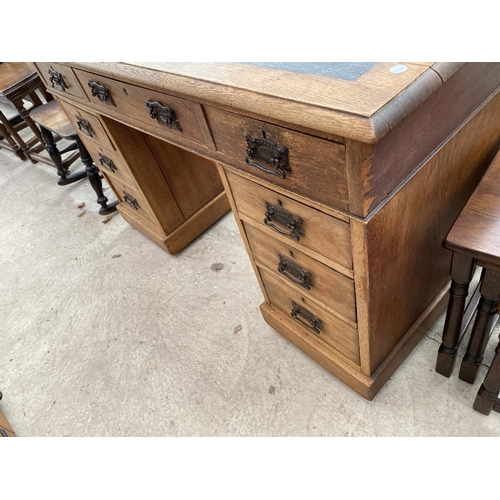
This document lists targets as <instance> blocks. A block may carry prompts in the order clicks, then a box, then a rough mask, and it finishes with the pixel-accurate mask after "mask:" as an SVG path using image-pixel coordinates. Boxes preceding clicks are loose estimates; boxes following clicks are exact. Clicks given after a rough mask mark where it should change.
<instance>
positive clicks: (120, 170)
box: [82, 137, 134, 182]
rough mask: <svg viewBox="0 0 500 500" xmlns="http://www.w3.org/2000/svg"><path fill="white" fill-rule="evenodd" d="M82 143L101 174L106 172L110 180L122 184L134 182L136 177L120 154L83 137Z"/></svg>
mask: <svg viewBox="0 0 500 500" xmlns="http://www.w3.org/2000/svg"><path fill="white" fill-rule="evenodd" d="M82 141H83V143H84V144H85V147H86V148H87V150H88V152H89V153H90V156H92V159H93V160H94V163H95V164H96V165H97V167H98V168H99V170H100V171H101V172H104V173H105V174H106V175H107V176H108V177H110V178H117V179H119V180H121V181H122V182H131V181H133V179H134V176H133V174H132V172H131V171H130V170H129V168H128V166H127V163H126V162H125V161H124V160H123V158H122V157H121V156H120V155H119V154H118V153H116V152H114V151H111V150H110V149H106V148H103V147H102V146H99V145H98V144H96V143H95V142H92V141H91V140H90V139H87V138H84V137H82Z"/></svg>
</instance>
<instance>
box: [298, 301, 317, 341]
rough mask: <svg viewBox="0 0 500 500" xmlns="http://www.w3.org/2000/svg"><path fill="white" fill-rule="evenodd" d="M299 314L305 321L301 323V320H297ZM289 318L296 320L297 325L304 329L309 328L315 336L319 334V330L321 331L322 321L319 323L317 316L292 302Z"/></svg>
mask: <svg viewBox="0 0 500 500" xmlns="http://www.w3.org/2000/svg"><path fill="white" fill-rule="evenodd" d="M299 314H300V315H301V316H303V317H304V318H305V319H306V321H307V322H306V321H303V320H302V319H301V318H299ZM290 316H291V317H292V318H293V319H296V320H297V321H298V322H299V323H301V324H302V325H304V326H305V327H306V328H309V329H310V330H312V331H313V332H314V333H316V334H317V335H319V334H320V330H322V329H323V321H321V320H320V319H319V318H318V317H317V316H314V314H313V313H312V312H310V311H308V310H307V309H305V308H304V307H302V306H299V305H298V304H296V303H295V302H293V301H292V310H291V311H290Z"/></svg>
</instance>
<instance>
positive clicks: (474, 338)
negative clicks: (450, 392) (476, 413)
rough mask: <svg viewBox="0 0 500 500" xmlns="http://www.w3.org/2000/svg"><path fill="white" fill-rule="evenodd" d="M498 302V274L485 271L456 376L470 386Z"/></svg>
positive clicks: (487, 339)
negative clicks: (479, 296)
mask: <svg viewBox="0 0 500 500" xmlns="http://www.w3.org/2000/svg"><path fill="white" fill-rule="evenodd" d="M499 302H500V272H498V271H493V270H491V269H486V271H485V273H484V278H483V282H482V283H481V299H480V301H479V306H478V308H477V315H476V321H475V322H474V328H473V329H472V333H471V336H470V340H469V345H468V346H467V352H466V354H465V356H464V359H463V360H462V364H461V366H460V373H459V375H458V377H459V378H460V379H461V380H464V381H465V382H469V383H470V384H473V383H474V381H475V379H476V374H477V370H478V369H479V365H480V364H481V361H482V360H483V356H484V351H485V349H486V345H487V344H488V341H489V339H490V335H491V332H492V331H493V328H494V327H495V325H496V322H497V319H498V315H497V310H498V304H499Z"/></svg>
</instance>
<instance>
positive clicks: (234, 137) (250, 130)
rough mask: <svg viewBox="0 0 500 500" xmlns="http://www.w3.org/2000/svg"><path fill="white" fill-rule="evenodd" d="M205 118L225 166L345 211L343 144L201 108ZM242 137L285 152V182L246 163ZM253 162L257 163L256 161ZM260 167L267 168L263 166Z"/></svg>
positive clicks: (207, 107) (245, 144) (246, 154)
mask: <svg viewBox="0 0 500 500" xmlns="http://www.w3.org/2000/svg"><path fill="white" fill-rule="evenodd" d="M205 115H206V117H207V121H208V125H209V127H210V129H211V131H212V135H213V138H214V141H215V146H216V148H217V151H219V152H221V153H223V154H225V155H227V157H228V158H227V160H226V162H225V163H230V164H232V165H234V166H236V167H237V168H239V169H241V170H243V171H245V172H248V173H250V174H251V175H254V176H256V177H258V178H260V179H264V180H268V181H270V182H272V183H274V184H276V185H278V186H281V187H283V188H285V189H287V190H289V191H291V192H297V193H299V194H303V195H305V196H308V197H310V198H314V199H317V200H319V201H321V202H323V203H325V204H327V205H331V206H333V207H336V208H340V209H344V210H346V209H347V208H348V194H347V176H346V165H345V147H344V145H343V144H337V143H334V142H329V141H325V140H323V139H318V138H315V137H311V136H308V135H305V134H300V133H298V132H295V131H292V130H288V129H285V128H281V127H276V126H274V125H271V124H269V123H265V122H261V121H257V120H253V119H250V118H247V117H242V116H239V115H236V114H234V113H227V112H225V111H221V110H219V109H216V108H213V107H210V106H206V107H205ZM246 135H249V136H250V137H252V138H260V137H263V136H264V135H265V137H266V138H267V139H269V140H271V141H272V142H273V143H275V144H276V145H277V146H278V147H283V146H285V147H286V148H288V160H289V166H290V169H291V172H285V173H286V178H285V179H281V178H279V177H277V176H275V175H272V174H268V173H266V172H262V171H261V170H260V169H258V168H257V167H255V166H252V165H248V164H247V163H246V161H245V158H246V157H247V156H248V153H247V151H246V148H247V147H248V143H247V141H246V139H245V136H246ZM255 162H257V163H259V161H258V160H255ZM260 163H262V162H260ZM263 166H264V167H265V168H269V166H267V165H266V164H265V163H263Z"/></svg>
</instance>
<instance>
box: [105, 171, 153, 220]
mask: <svg viewBox="0 0 500 500" xmlns="http://www.w3.org/2000/svg"><path fill="white" fill-rule="evenodd" d="M104 175H105V176H106V179H107V180H108V182H109V185H110V186H111V188H112V189H113V191H114V192H115V195H116V197H117V198H118V199H119V200H120V203H123V204H125V205H127V206H128V207H130V208H132V209H133V210H134V213H137V214H139V215H142V216H143V217H144V218H146V219H147V220H148V221H150V222H151V223H153V224H155V225H158V221H157V219H156V217H155V215H154V212H153V210H152V209H151V207H150V205H149V203H148V202H147V201H146V198H145V197H144V195H143V194H142V192H141V191H140V190H139V188H138V187H137V185H136V184H135V183H134V182H132V181H130V182H122V181H119V180H118V179H116V178H111V177H110V176H109V175H106V173H105V174H104Z"/></svg>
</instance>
